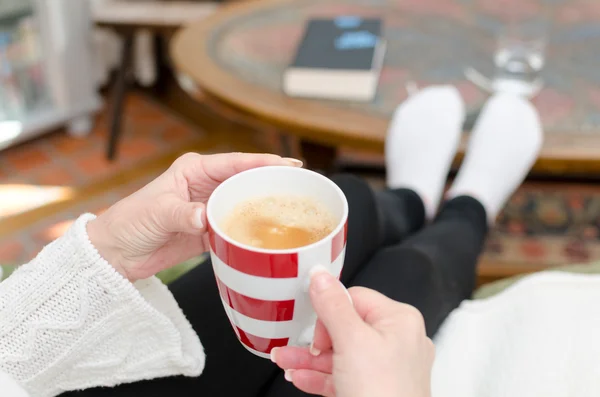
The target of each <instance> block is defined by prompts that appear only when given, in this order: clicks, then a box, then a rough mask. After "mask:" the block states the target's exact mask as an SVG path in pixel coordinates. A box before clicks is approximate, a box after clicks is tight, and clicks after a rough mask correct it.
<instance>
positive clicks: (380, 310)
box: [348, 287, 425, 332]
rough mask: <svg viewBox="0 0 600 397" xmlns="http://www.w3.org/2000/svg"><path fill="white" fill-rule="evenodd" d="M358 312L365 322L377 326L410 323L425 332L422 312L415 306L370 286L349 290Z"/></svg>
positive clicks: (393, 326)
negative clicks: (398, 300)
mask: <svg viewBox="0 0 600 397" xmlns="http://www.w3.org/2000/svg"><path fill="white" fill-rule="evenodd" d="M348 292H349V293H350V296H351V297H352V301H353V302H354V308H355V309H356V312H357V313H358V315H359V316H360V318H362V319H363V321H364V322H365V323H367V324H368V325H370V326H372V327H374V328H376V329H382V328H385V327H391V328H397V326H398V323H410V324H411V325H414V326H415V328H417V327H418V328H421V327H422V330H423V332H425V322H424V320H423V316H422V315H421V312H419V311H418V310H417V309H416V308H414V307H413V306H410V305H407V304H404V303H400V302H396V301H395V300H392V299H390V298H388V297H387V296H385V295H383V294H381V293H379V292H377V291H374V290H372V289H369V288H363V287H353V288H350V289H349V290H348Z"/></svg>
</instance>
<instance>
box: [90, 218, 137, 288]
mask: <svg viewBox="0 0 600 397" xmlns="http://www.w3.org/2000/svg"><path fill="white" fill-rule="evenodd" d="M87 234H88V238H89V239H90V242H91V243H92V245H93V246H94V248H96V250H97V251H98V253H99V254H100V256H101V257H102V258H103V259H104V260H106V261H107V262H108V263H109V264H110V265H111V266H112V267H113V268H114V269H115V270H116V271H117V272H118V273H119V274H121V275H122V276H123V277H125V278H126V279H128V280H130V277H129V275H128V274H127V271H125V268H124V267H123V266H122V264H121V263H122V261H121V258H120V255H119V250H118V249H117V247H116V246H115V244H114V242H113V239H112V238H111V234H110V233H109V232H108V227H107V225H106V222H105V221H104V219H102V218H101V217H98V218H96V219H93V220H91V221H89V222H88V224H87ZM130 281H132V282H133V281H134V280H130Z"/></svg>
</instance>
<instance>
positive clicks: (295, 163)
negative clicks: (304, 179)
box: [283, 157, 304, 167]
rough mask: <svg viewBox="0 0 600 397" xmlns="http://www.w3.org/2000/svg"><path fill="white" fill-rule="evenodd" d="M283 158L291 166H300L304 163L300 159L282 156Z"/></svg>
mask: <svg viewBox="0 0 600 397" xmlns="http://www.w3.org/2000/svg"><path fill="white" fill-rule="evenodd" d="M283 159H284V160H286V161H287V162H289V163H290V164H291V165H292V167H302V165H303V164H304V163H303V162H302V161H300V160H298V159H295V158H292V157H284V158H283Z"/></svg>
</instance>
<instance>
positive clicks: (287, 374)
mask: <svg viewBox="0 0 600 397" xmlns="http://www.w3.org/2000/svg"><path fill="white" fill-rule="evenodd" d="M293 373H294V370H293V369H286V370H285V374H284V375H283V377H284V378H285V380H287V381H288V382H291V381H292V374H293Z"/></svg>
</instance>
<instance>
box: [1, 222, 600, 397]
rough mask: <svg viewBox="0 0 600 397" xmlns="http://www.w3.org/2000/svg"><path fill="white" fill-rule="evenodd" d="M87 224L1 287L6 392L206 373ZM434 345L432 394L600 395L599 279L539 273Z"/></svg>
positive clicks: (448, 325) (446, 328) (161, 307)
mask: <svg viewBox="0 0 600 397" xmlns="http://www.w3.org/2000/svg"><path fill="white" fill-rule="evenodd" d="M89 219H91V216H89V215H86V216H83V217H82V218H80V219H79V220H78V221H77V222H76V223H75V225H74V226H73V227H72V228H71V229H70V230H69V232H67V234H66V235H65V236H64V237H62V238H60V239H59V240H57V241H55V242H54V243H52V244H51V245H50V246H48V247H46V248H45V249H44V251H42V252H41V253H40V255H39V256H38V257H37V258H36V259H35V260H33V261H32V262H31V263H29V264H27V265H25V266H23V267H22V268H21V269H19V270H18V271H17V272H16V273H15V274H14V275H13V276H11V277H10V278H9V279H8V280H7V281H5V282H3V283H2V284H0V396H1V397H50V396H54V395H56V394H58V393H60V392H61V391H64V390H70V389H81V388H86V387H92V386H97V385H106V386H109V385H115V384H117V383H122V382H130V381H134V380H138V379H147V378H153V377H160V376H168V375H174V374H185V375H190V376H193V375H198V374H200V372H201V371H202V369H203V366H204V354H203V352H202V346H201V345H200V341H199V340H198V337H197V336H196V334H195V333H194V332H193V330H192V329H191V327H190V325H189V323H188V322H187V321H186V319H185V317H184V316H183V314H182V313H181V311H180V310H179V308H178V307H177V304H176V303H175V301H174V300H173V297H172V296H171V294H170V293H169V292H168V290H167V289H166V287H164V286H163V285H162V284H160V282H159V281H158V280H156V279H154V278H153V279H150V280H145V281H142V282H138V283H136V284H135V287H134V286H133V285H132V284H130V283H129V282H127V281H126V280H124V279H123V278H122V277H121V276H120V275H119V274H117V273H116V272H115V271H114V270H113V269H112V267H110V266H109V265H108V264H107V263H106V262H105V261H104V260H103V259H102V258H100V256H99V255H98V253H97V252H96V250H95V249H94V248H93V247H92V245H91V244H90V242H89V240H88V238H87V234H86V232H85V224H86V222H87V221H88V220H89ZM435 343H436V348H437V356H436V361H435V364H434V368H433V380H432V383H433V384H432V392H433V397H481V396H486V397H509V396H510V397H512V396H544V397H555V396H556V397H559V396H560V397H564V396H577V397H592V396H594V397H598V396H600V276H590V275H572V274H566V273H558V272H548V273H540V274H537V275H534V276H530V277H528V278H526V279H523V280H521V281H520V282H518V283H516V284H515V285H513V286H512V287H510V288H509V289H508V290H506V291H504V292H503V293H501V294H499V295H496V296H494V297H492V298H489V299H486V300H481V301H467V302H464V303H463V304H462V305H461V306H460V307H459V308H458V309H456V310H455V311H454V312H453V313H452V314H451V315H450V317H449V318H448V319H447V320H446V322H445V323H444V325H443V327H442V329H441V330H440V332H439V333H438V335H437V337H436V340H435ZM2 371H4V373H5V374H2ZM11 377H12V379H13V380H11V379H10V378H11ZM19 385H20V387H22V389H21V388H19ZM25 391H27V392H28V393H29V395H27V394H26V393H25ZM339 397H343V396H339Z"/></svg>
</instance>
